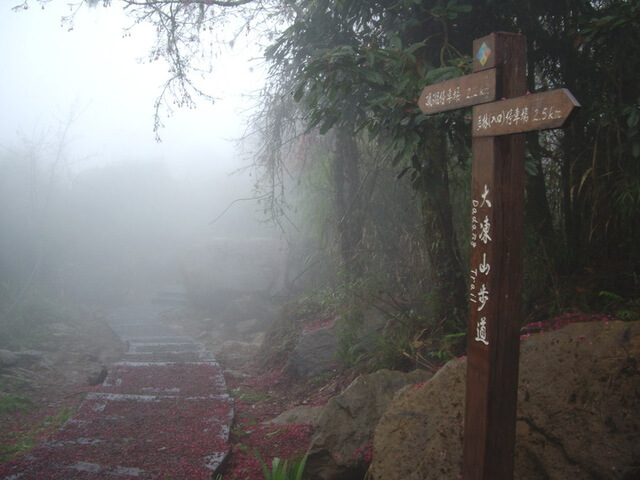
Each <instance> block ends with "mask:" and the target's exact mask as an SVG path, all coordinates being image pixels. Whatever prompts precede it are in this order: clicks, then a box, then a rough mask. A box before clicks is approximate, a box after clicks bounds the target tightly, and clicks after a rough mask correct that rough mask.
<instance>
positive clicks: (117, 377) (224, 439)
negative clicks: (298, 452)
mask: <svg viewBox="0 0 640 480" xmlns="http://www.w3.org/2000/svg"><path fill="white" fill-rule="evenodd" d="M162 310H163V307H162V306H160V305H152V304H149V305H144V306H139V307H136V308H123V309H121V310H120V311H117V312H115V313H113V314H112V315H111V316H110V317H109V319H108V322H109V324H110V326H111V327H112V328H113V330H114V331H115V332H116V333H117V334H118V335H119V336H120V338H121V339H122V340H123V341H124V342H126V343H127V345H128V347H129V349H128V352H127V353H126V354H125V356H124V358H123V359H122V361H120V362H118V363H116V364H115V365H113V366H111V367H110V369H109V375H108V376H107V378H106V380H105V381H104V383H103V384H102V385H101V386H100V387H97V389H96V391H94V392H91V393H89V394H88V395H87V397H86V398H85V400H84V402H83V403H82V404H81V406H80V408H79V410H78V412H77V413H76V415H75V416H74V417H73V418H72V419H71V420H69V421H68V422H67V423H65V424H64V426H63V427H62V428H61V429H60V430H59V431H58V432H57V433H56V434H54V435H53V436H52V437H50V438H49V439H48V440H47V441H45V442H44V443H43V444H41V445H40V446H38V447H36V448H35V449H34V450H33V451H32V452H30V453H29V454H27V455H23V456H22V457H20V458H18V459H15V460H14V461H12V462H10V463H9V464H7V465H5V466H4V467H3V468H0V479H1V480H36V479H37V480H46V479H51V480H53V479H55V480H71V479H82V480H94V479H95V480H97V479H102V480H103V479H111V478H112V479H114V480H120V479H136V480H151V479H154V480H155V479H157V480H205V479H210V478H212V477H213V476H214V475H215V472H216V471H217V469H218V468H219V467H220V465H221V464H222V463H223V462H224V460H225V458H226V456H227V454H228V452H229V448H230V447H229V430H230V427H231V424H232V421H233V415H234V410H233V402H232V400H231V399H230V397H229V396H228V394H227V391H226V385H225V381H224V377H223V375H222V371H221V368H220V366H219V365H218V363H216V361H215V359H214V358H213V356H212V355H211V354H210V353H209V352H208V351H206V349H205V348H204V346H203V345H202V344H200V343H197V342H195V341H193V340H192V339H191V338H189V337H186V336H183V335H179V334H176V332H175V331H174V330H172V329H171V328H170V327H168V326H166V325H164V324H161V323H159V322H158V320H157V318H158V314H159V313H160V312H161V311H162Z"/></svg>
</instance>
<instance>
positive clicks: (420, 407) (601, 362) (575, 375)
mask: <svg viewBox="0 0 640 480" xmlns="http://www.w3.org/2000/svg"><path fill="white" fill-rule="evenodd" d="M639 361H640V322H633V323H624V322H611V323H607V322H600V323H583V324H574V325H570V326H568V327H565V328H563V329H561V330H558V331H555V332H550V333H542V334H536V335H533V336H531V337H529V338H525V339H523V341H522V345H521V361H520V382H519V395H518V420H517V425H516V431H517V439H516V465H515V475H514V478H517V479H526V480H543V479H544V480H547V479H550V480H566V479H568V478H576V479H588V480H596V479H611V480H613V479H618V480H633V479H638V478H640V415H639V414H638V412H640V370H639ZM465 378H466V360H464V359H459V360H454V361H452V362H450V363H448V364H447V365H446V366H445V367H444V368H442V369H441V370H440V371H439V372H438V373H437V374H436V375H435V376H434V377H433V378H432V379H431V380H430V381H429V382H427V383H426V384H425V385H423V386H421V387H419V388H408V389H405V390H403V391H402V392H401V393H400V394H399V395H398V396H397V397H396V398H395V399H394V400H393V402H392V403H391V406H390V407H389V409H388V410H387V411H386V413H385V414H384V415H383V417H382V418H381V420H380V422H379V424H378V426H377V428H376V431H375V440H374V454H373V464H372V473H373V478H374V479H376V480H394V479H395V480H441V479H454V478H460V477H459V475H460V472H461V465H462V432H463V421H464V388H465Z"/></svg>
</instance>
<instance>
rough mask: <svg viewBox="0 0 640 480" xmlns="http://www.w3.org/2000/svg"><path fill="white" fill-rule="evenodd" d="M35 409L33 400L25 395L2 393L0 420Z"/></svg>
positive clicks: (0, 396) (0, 398)
mask: <svg viewBox="0 0 640 480" xmlns="http://www.w3.org/2000/svg"><path fill="white" fill-rule="evenodd" d="M34 407H35V405H34V403H33V400H32V399H31V398H29V397H26V396H24V395H15V394H1V393H0V419H6V418H7V417H9V416H10V415H11V414H13V413H16V412H28V411H30V410H32V409H33V408H34Z"/></svg>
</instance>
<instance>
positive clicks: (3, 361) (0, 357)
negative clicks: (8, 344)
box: [0, 349, 19, 368]
mask: <svg viewBox="0 0 640 480" xmlns="http://www.w3.org/2000/svg"><path fill="white" fill-rule="evenodd" d="M18 360H19V357H18V355H16V354H15V353H14V352H12V351H10V350H4V349H0V368H2V367H13V366H14V365H17V364H18Z"/></svg>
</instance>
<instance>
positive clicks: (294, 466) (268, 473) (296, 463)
mask: <svg viewBox="0 0 640 480" xmlns="http://www.w3.org/2000/svg"><path fill="white" fill-rule="evenodd" d="M256 456H257V457H258V459H259V460H260V465H261V466H262V472H263V473H264V478H265V480H302V474H303V473H304V467H305V466H306V464H307V455H306V454H304V455H300V456H298V457H295V458H293V459H291V460H287V459H285V460H283V459H281V458H277V457H276V458H274V459H273V461H272V462H271V469H269V468H268V467H267V465H266V464H265V462H264V460H263V459H262V457H261V456H260V454H259V453H258V452H256Z"/></svg>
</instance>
